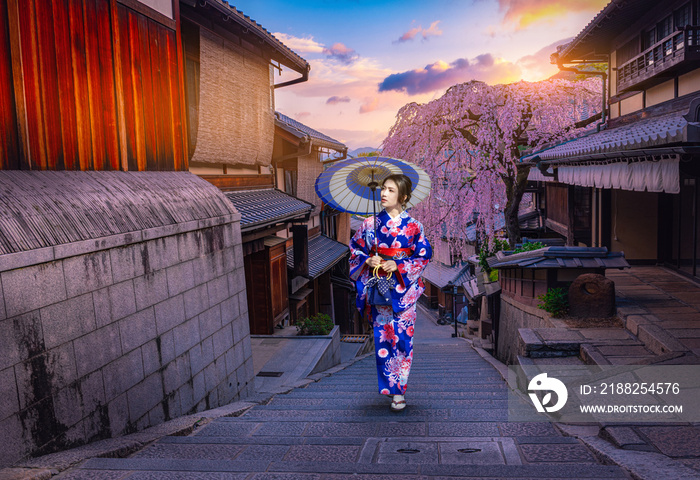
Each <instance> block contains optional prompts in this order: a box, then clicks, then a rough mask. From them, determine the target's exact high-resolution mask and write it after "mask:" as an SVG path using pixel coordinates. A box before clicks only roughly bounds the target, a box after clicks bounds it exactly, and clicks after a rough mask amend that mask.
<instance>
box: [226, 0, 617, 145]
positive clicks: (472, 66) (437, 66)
mask: <svg viewBox="0 0 700 480" xmlns="http://www.w3.org/2000/svg"><path fill="white" fill-rule="evenodd" d="M229 1H230V3H231V4H232V5H234V6H235V7H236V8H237V9H239V10H241V11H242V12H243V13H245V14H246V15H249V16H250V17H251V18H252V19H254V20H255V21H257V22H258V23H260V24H261V25H262V26H263V27H265V28H266V29H267V30H268V31H269V32H272V33H273V34H274V35H275V36H276V37H277V38H278V39H280V40H281V41H282V42H284V43H285V44H286V45H287V46H288V47H290V48H291V49H292V50H294V51H295V52H297V53H298V54H299V55H301V56H302V57H303V58H305V59H306V60H307V61H308V62H309V63H310V64H311V73H310V78H309V81H307V82H305V83H301V84H297V85H293V86H289V87H284V88H281V89H278V90H277V91H276V92H275V96H276V100H275V101H276V109H277V110H279V111H281V112H283V113H285V114H287V115H289V116H291V117H293V118H295V119H296V120H299V121H300V122H302V123H305V124H306V125H308V126H310V127H313V128H315V129H317V130H320V131H322V132H323V133H325V134H327V135H330V136H332V137H334V138H335V139H337V140H339V141H341V142H343V143H345V144H346V145H347V146H348V148H349V149H350V150H352V149H355V148H358V147H378V146H379V145H380V143H381V141H382V140H383V139H384V137H385V136H386V134H387V132H388V129H389V128H390V127H391V125H393V123H394V118H395V116H396V112H397V111H398V109H399V108H401V107H402V106H403V105H405V104H406V103H409V102H419V103H423V102H427V101H430V100H431V99H434V98H438V97H440V96H441V95H442V94H443V93H444V92H445V90H446V89H447V88H449V87H450V86H451V85H454V84H457V83H461V82H466V81H469V80H472V79H476V80H482V81H485V82H487V83H490V84H496V83H511V82H516V81H519V80H527V81H537V80H542V79H545V78H547V77H549V76H551V75H552V74H554V73H556V72H557V68H556V66H554V65H550V63H549V55H550V54H551V53H552V52H554V51H555V50H556V46H557V45H560V44H563V43H566V42H567V41H569V40H570V39H572V38H573V37H574V36H575V35H577V34H578V33H579V32H580V31H581V30H582V29H583V27H585V26H586V24H587V23H588V22H590V21H591V20H592V19H593V17H594V16H595V15H596V14H597V13H598V12H599V11H600V10H601V9H602V8H603V7H604V6H605V5H606V4H607V3H608V1H607V0H432V1H429V2H427V1H416V0H400V1H395V0H390V1H381V0H376V1H370V0H354V1H350V0H347V1H341V0H304V1H289V0H229ZM296 76H298V75H296ZM286 78H287V77H286V76H285V77H283V79H286ZM277 81H279V80H277Z"/></svg>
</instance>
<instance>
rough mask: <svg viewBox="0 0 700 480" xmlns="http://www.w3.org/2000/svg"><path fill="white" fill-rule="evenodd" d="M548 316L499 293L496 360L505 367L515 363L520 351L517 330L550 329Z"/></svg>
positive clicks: (521, 353)
mask: <svg viewBox="0 0 700 480" xmlns="http://www.w3.org/2000/svg"><path fill="white" fill-rule="evenodd" d="M549 319H550V315H549V314H548V313H547V312H545V311H544V310H542V309H539V308H535V307H531V306H529V305H524V304H522V303H519V302H517V301H515V300H514V299H513V298H511V297H509V296H508V295H507V294H505V293H503V292H502V293H501V314H500V317H499V319H498V344H497V345H496V358H498V359H499V360H500V361H501V362H503V363H505V364H506V365H512V364H514V363H515V360H516V357H517V356H518V355H525V352H523V351H520V345H521V343H522V342H521V341H520V338H519V336H518V329H519V328H550V327H554V325H553V324H552V323H551V321H550V320H549Z"/></svg>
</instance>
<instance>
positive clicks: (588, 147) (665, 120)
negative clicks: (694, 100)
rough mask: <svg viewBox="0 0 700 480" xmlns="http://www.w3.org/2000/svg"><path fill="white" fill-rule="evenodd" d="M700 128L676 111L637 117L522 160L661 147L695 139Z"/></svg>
mask: <svg viewBox="0 0 700 480" xmlns="http://www.w3.org/2000/svg"><path fill="white" fill-rule="evenodd" d="M699 130H700V127H699V126H698V125H697V124H694V123H688V122H687V121H686V119H685V118H684V117H683V114H682V113H679V112H676V113H671V114H666V115H661V116H658V117H653V118H648V119H644V120H640V121H638V122H635V123H631V124H628V125H623V126H621V127H617V128H612V129H610V130H603V131H601V132H597V133H591V134H589V135H586V136H583V137H579V138H576V139H574V140H570V141H568V142H564V143H560V144H559V145H556V146H554V147H552V148H549V149H547V150H543V151H540V152H537V153H533V154H530V155H528V156H526V157H523V158H522V161H523V162H533V161H540V160H541V161H559V160H576V159H577V158H580V157H584V158H583V159H592V157H596V156H597V157H600V158H605V157H610V156H614V154H615V153H616V152H625V151H630V150H639V149H647V148H656V147H663V146H668V145H672V144H678V143H682V142H688V141H694V140H695V139H696V138H699V137H700V131H699Z"/></svg>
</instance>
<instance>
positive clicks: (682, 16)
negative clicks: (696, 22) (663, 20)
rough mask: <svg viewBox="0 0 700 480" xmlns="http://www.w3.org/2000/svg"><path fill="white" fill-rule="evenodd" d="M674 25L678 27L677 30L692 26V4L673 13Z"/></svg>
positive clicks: (687, 4)
mask: <svg viewBox="0 0 700 480" xmlns="http://www.w3.org/2000/svg"><path fill="white" fill-rule="evenodd" d="M673 24H674V26H675V27H676V30H678V29H679V28H683V27H685V26H686V25H691V24H692V22H691V20H690V3H686V4H685V5H683V6H682V7H681V8H679V9H678V10H676V11H675V12H673Z"/></svg>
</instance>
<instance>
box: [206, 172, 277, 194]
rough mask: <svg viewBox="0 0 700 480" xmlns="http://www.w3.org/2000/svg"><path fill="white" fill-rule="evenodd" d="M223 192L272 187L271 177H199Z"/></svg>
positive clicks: (272, 177)
mask: <svg viewBox="0 0 700 480" xmlns="http://www.w3.org/2000/svg"><path fill="white" fill-rule="evenodd" d="M199 177H200V178H202V179H203V180H206V181H207V182H209V183H211V184H212V185H214V186H215V187H217V188H219V189H220V190H223V191H228V190H248V189H254V188H262V187H270V188H272V187H274V186H275V184H274V176H273V175H199Z"/></svg>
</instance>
